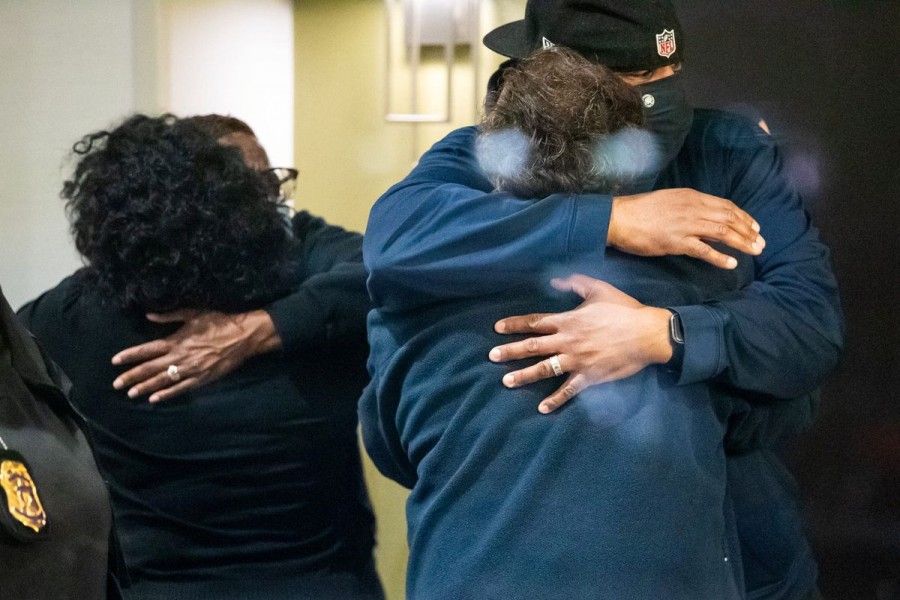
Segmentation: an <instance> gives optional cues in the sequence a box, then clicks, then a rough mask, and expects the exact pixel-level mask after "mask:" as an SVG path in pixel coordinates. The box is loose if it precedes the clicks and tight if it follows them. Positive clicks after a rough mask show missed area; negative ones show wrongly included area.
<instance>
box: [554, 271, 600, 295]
mask: <svg viewBox="0 0 900 600" xmlns="http://www.w3.org/2000/svg"><path fill="white" fill-rule="evenodd" d="M550 285H551V286H553V289H555V290H557V291H559V292H575V293H576V294H578V295H579V296H581V297H582V298H585V299H586V298H587V297H588V296H590V295H591V294H592V293H594V292H596V291H598V290H600V289H603V286H608V285H609V284H607V283H606V282H603V281H600V280H599V279H594V278H593V277H588V276H587V275H581V274H579V273H575V274H573V275H569V276H568V277H564V278H558V277H557V278H554V279H551V280H550Z"/></svg>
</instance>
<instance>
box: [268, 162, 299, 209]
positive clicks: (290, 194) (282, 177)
mask: <svg viewBox="0 0 900 600" xmlns="http://www.w3.org/2000/svg"><path fill="white" fill-rule="evenodd" d="M263 173H264V174H265V175H266V176H267V177H269V178H270V179H271V181H272V190H273V192H274V194H275V196H276V197H277V199H278V203H279V204H284V205H285V206H287V207H288V208H290V209H291V212H293V210H294V191H295V190H296V188H297V169H291V168H289V167H273V168H271V169H266V170H265V171H263Z"/></svg>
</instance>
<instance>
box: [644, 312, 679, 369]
mask: <svg viewBox="0 0 900 600" xmlns="http://www.w3.org/2000/svg"><path fill="white" fill-rule="evenodd" d="M646 310H647V317H648V325H649V326H648V332H649V333H648V338H649V344H648V359H649V362H650V364H657V365H664V364H666V363H668V362H669V361H670V360H672V354H673V351H674V349H673V347H672V344H671V341H670V339H671V336H670V333H669V331H670V324H669V321H670V319H671V317H672V313H671V312H670V311H669V310H667V309H665V308H656V307H652V306H648V307H647V308H646Z"/></svg>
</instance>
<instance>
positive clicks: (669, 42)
mask: <svg viewBox="0 0 900 600" xmlns="http://www.w3.org/2000/svg"><path fill="white" fill-rule="evenodd" d="M656 52H657V53H658V54H659V55H660V56H662V57H665V58H669V57H670V56H672V55H673V54H675V31H674V30H673V29H663V32H662V33H657V34H656Z"/></svg>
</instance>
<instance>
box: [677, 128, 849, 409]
mask: <svg viewBox="0 0 900 600" xmlns="http://www.w3.org/2000/svg"><path fill="white" fill-rule="evenodd" d="M718 134H719V135H723V136H724V135H727V136H728V137H727V138H726V140H725V141H724V143H723V145H724V146H725V151H724V152H723V153H722V155H723V158H724V160H725V164H724V165H723V167H722V168H723V169H727V170H728V173H729V175H730V177H731V180H732V181H733V184H732V190H731V200H733V201H734V202H735V203H736V204H738V205H739V206H740V207H741V208H743V209H744V210H745V211H747V212H748V213H749V214H751V215H752V216H753V217H754V218H755V219H756V220H757V221H758V222H759V224H760V227H761V233H762V235H763V236H764V237H765V239H766V247H765V249H764V250H763V252H762V254H761V255H760V256H757V257H755V258H754V259H753V261H754V268H755V277H754V280H753V281H752V282H751V283H750V284H749V285H748V286H746V287H745V288H743V289H741V290H739V291H735V292H730V293H726V294H720V295H718V296H717V297H715V298H709V299H708V300H707V301H706V302H704V303H703V304H701V305H695V306H682V307H675V308H676V310H677V311H678V313H679V314H680V315H681V319H682V323H683V326H684V335H685V354H684V362H683V366H682V372H681V379H680V383H693V382H697V381H706V380H715V381H717V382H721V383H724V384H727V385H729V386H732V387H734V388H737V389H739V390H745V391H749V392H753V393H758V394H762V395H764V396H769V397H772V398H783V399H786V398H794V397H798V396H802V395H804V394H807V393H810V392H812V391H813V390H815V389H816V388H817V387H818V386H819V385H820V384H821V382H822V380H823V378H824V377H825V376H826V375H827V374H828V373H829V372H830V371H831V370H832V369H833V368H834V367H835V365H836V363H837V360H838V357H839V355H840V353H841V350H842V348H843V318H842V314H841V309H840V300H839V298H838V289H837V282H836V280H835V277H834V273H833V272H832V268H831V261H830V257H829V251H828V248H826V247H825V245H824V244H823V243H822V242H821V241H820V240H819V235H818V231H817V230H816V228H815V227H814V226H813V225H812V223H811V221H810V218H809V215H808V214H807V212H806V210H805V208H804V206H803V203H802V201H801V199H800V197H799V196H798V195H797V193H796V192H795V191H794V190H793V188H792V186H791V184H790V183H789V181H788V179H787V176H786V175H785V172H784V169H783V166H782V163H781V159H780V156H779V153H778V150H777V148H776V147H775V144H774V143H773V142H772V140H771V138H769V136H768V135H766V134H765V133H763V132H762V130H760V129H759V128H757V127H755V126H752V125H750V126H744V127H735V128H729V129H728V130H727V132H718Z"/></svg>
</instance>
